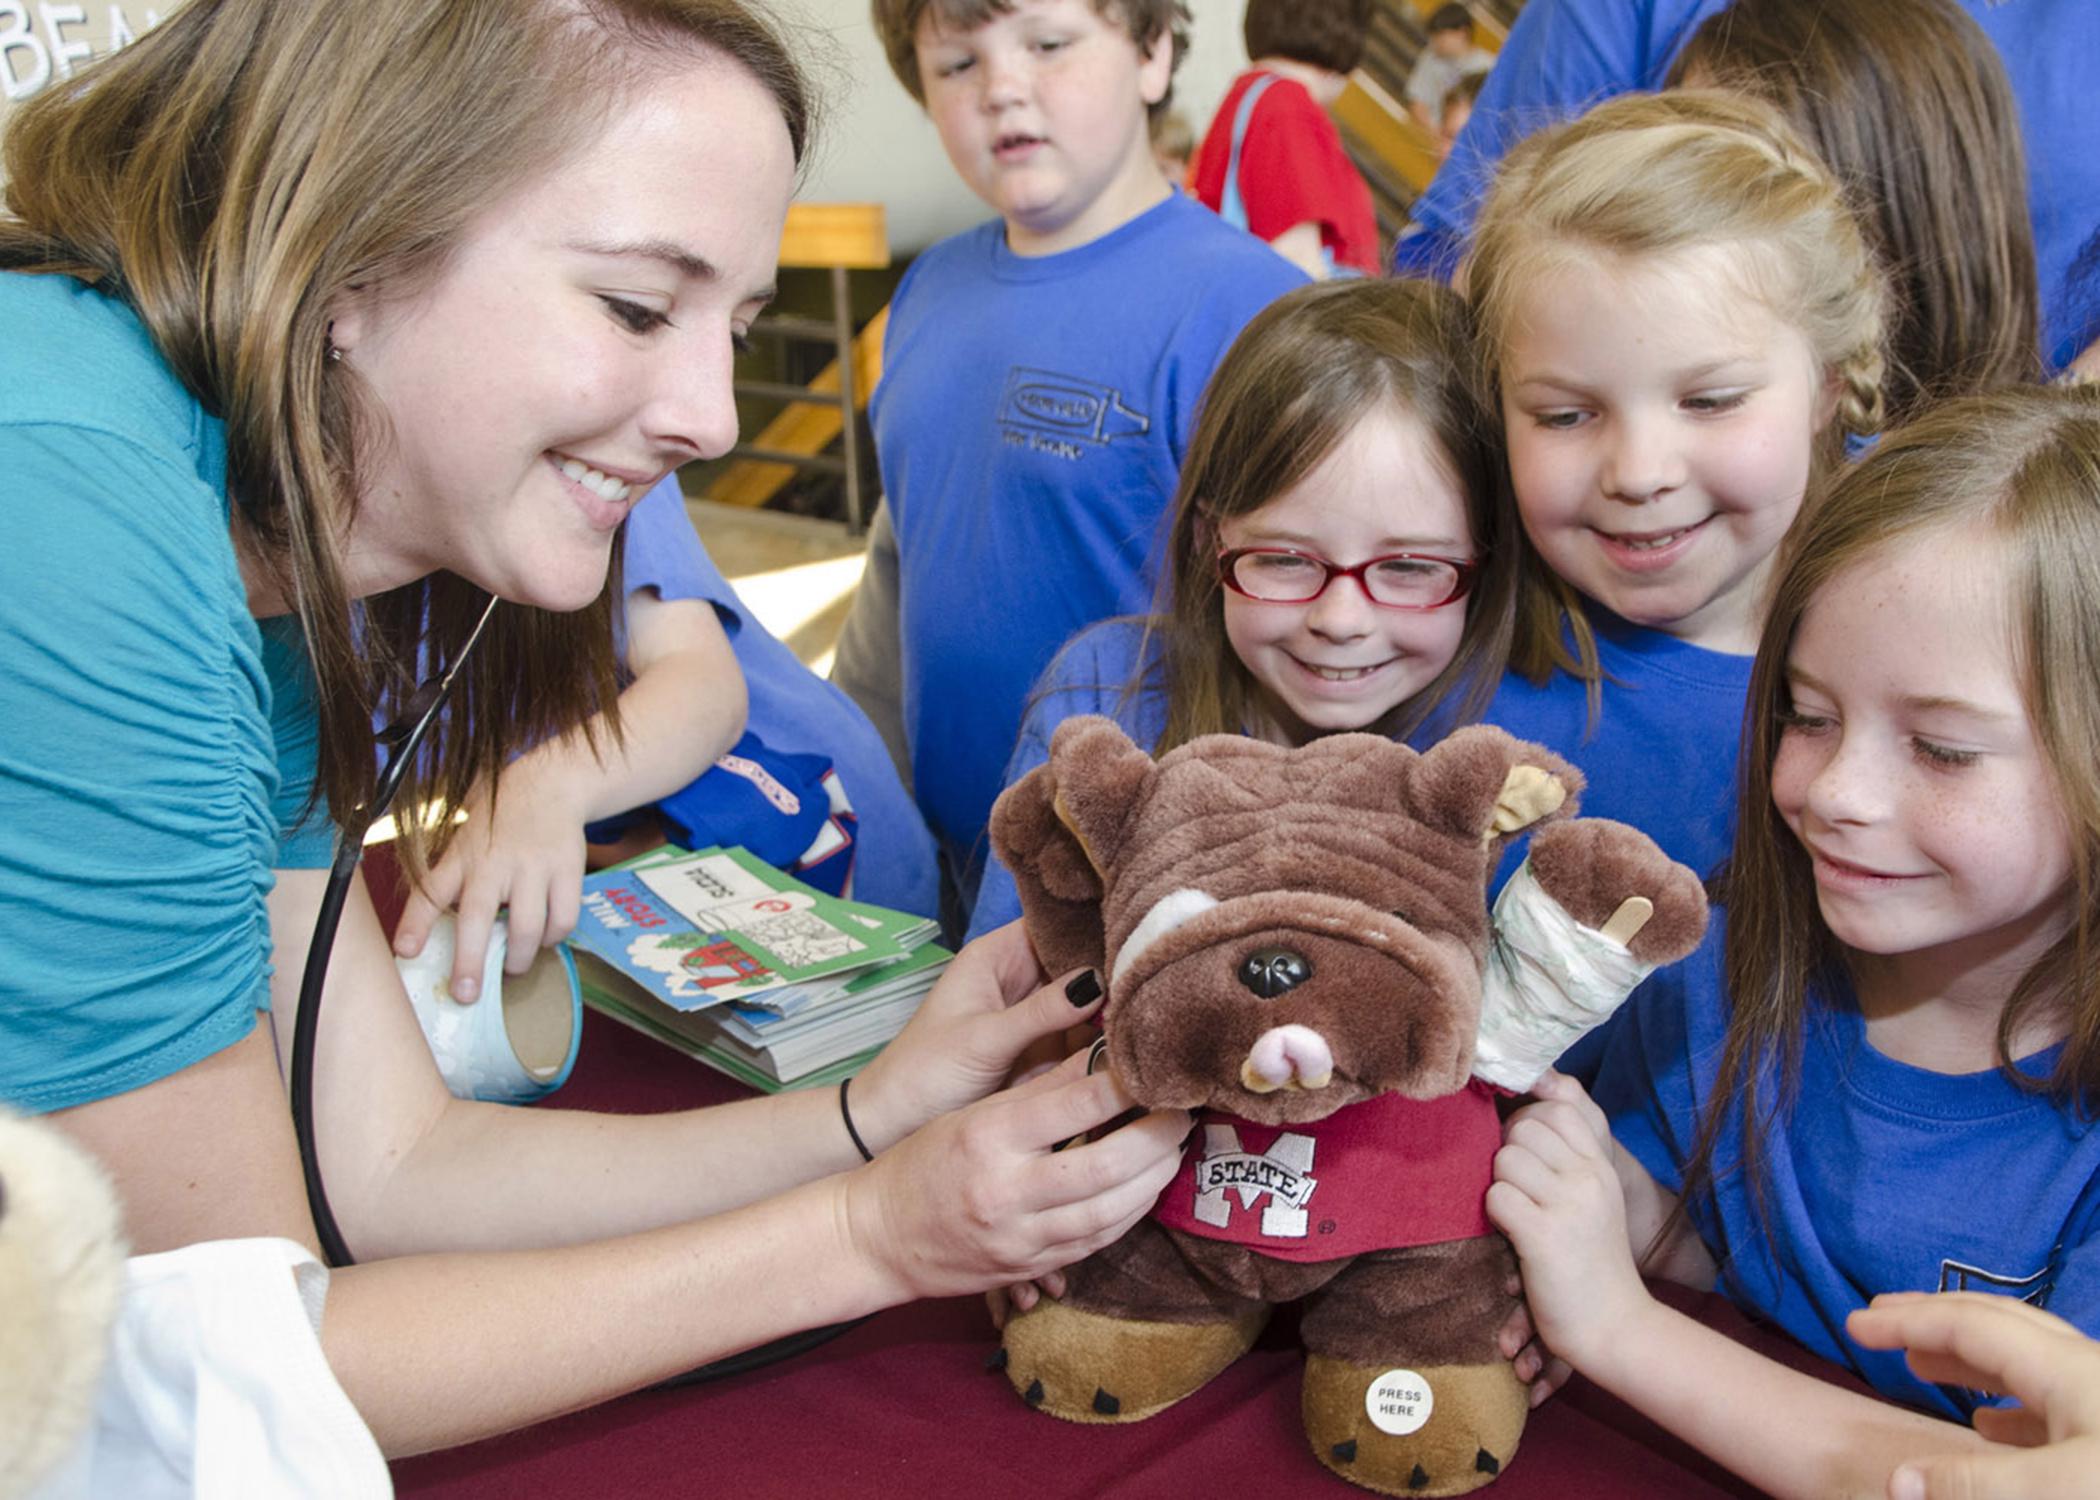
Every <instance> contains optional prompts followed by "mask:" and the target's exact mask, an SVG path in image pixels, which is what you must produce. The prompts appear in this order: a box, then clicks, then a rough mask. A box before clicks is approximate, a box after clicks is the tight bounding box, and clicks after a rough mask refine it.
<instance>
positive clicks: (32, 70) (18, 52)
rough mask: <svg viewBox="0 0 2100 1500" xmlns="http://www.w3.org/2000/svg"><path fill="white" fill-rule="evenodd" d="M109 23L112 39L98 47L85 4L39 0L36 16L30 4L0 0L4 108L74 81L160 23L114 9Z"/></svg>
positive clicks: (155, 15) (154, 15) (150, 14)
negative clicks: (95, 60) (93, 62)
mask: <svg viewBox="0 0 2100 1500" xmlns="http://www.w3.org/2000/svg"><path fill="white" fill-rule="evenodd" d="M134 16H136V17H138V18H139V20H138V22H136V23H135V22H134ZM108 20H109V28H108V39H107V40H106V41H103V42H100V43H98V42H97V41H96V39H95V38H94V36H93V35H92V33H90V31H89V30H88V16H87V7H86V6H85V5H75V4H53V3H51V0H38V3H37V6H36V11H35V14H34V16H33V17H32V15H31V13H30V8H29V0H0V103H8V104H12V103H14V102H15V101H17V100H20V99H27V98H28V97H29V96H30V95H31V94H34V93H35V92H36V91H37V90H39V89H41V88H43V87H44V86H45V85H46V84H48V83H51V82H52V81H53V80H54V79H56V80H60V81H63V80H64V79H68V78H71V77H72V76H73V74H74V71H75V70H76V69H77V68H78V67H79V66H80V64H82V63H84V62H86V61H87V60H88V59H89V58H91V57H94V56H97V55H99V54H101V53H104V52H115V51H118V50H119V49H121V48H124V47H128V46H130V45H131V44H132V43H133V42H135V41H137V40H138V36H139V33H140V32H141V31H151V30H152V29H153V28H154V27H156V26H158V25H159V24H160V12H159V11H156V10H145V11H128V10H127V9H126V7H125V6H123V5H111V6H109V7H108Z"/></svg>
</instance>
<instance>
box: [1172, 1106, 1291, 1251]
mask: <svg viewBox="0 0 2100 1500" xmlns="http://www.w3.org/2000/svg"><path fill="white" fill-rule="evenodd" d="M1315 1144H1316V1142H1315V1141H1314V1140H1313V1138H1312V1137H1311V1136H1309V1135H1300V1134H1298V1133H1297V1132H1296V1131H1290V1130H1286V1131H1285V1132H1283V1134H1281V1135H1279V1136H1277V1137H1276V1139H1275V1140H1274V1141H1273V1142H1272V1143H1271V1144H1270V1146H1269V1149H1268V1150H1267V1151H1264V1152H1263V1153H1262V1154H1261V1155H1259V1156H1256V1155H1254V1154H1253V1153H1252V1152H1250V1151H1247V1150H1244V1149H1243V1148H1242V1147H1241V1145H1240V1133H1239V1130H1238V1129H1237V1128H1236V1127H1234V1126H1231V1125H1205V1126H1204V1127H1203V1156H1202V1158H1201V1159H1200V1160H1198V1161H1197V1163H1196V1173H1195V1177H1196V1201H1195V1207H1194V1210H1193V1212H1194V1214H1195V1218H1196V1221H1197V1222H1198V1223H1200V1224H1209V1225H1211V1226H1213V1227H1214V1228H1218V1229H1223V1228H1226V1227H1227V1226H1228V1225H1229V1224H1230V1223H1231V1222H1232V1203H1231V1201H1230V1199H1229V1198H1228V1197H1227V1196H1226V1195H1227V1194H1236V1195H1238V1197H1239V1200H1240V1207H1241V1208H1247V1209H1251V1208H1253V1207H1254V1201H1255V1200H1256V1199H1257V1198H1260V1197H1262V1196H1263V1195H1265V1194H1266V1195H1267V1197H1268V1200H1269V1201H1268V1202H1267V1203H1266V1204H1265V1205H1263V1207H1262V1211H1261V1232H1262V1233H1263V1234H1264V1235H1267V1236H1269V1237H1270V1238H1272V1239H1280V1240H1302V1239H1304V1238H1305V1237H1306V1228H1307V1217H1306V1212H1305V1205H1306V1204H1307V1203H1308V1202H1310V1201H1311V1199H1312V1195H1313V1194H1314V1193H1315V1192H1316V1191H1318V1189H1319V1186H1320V1183H1319V1179H1318V1178H1316V1177H1314V1176H1312V1164H1313V1147H1314V1145H1315Z"/></svg>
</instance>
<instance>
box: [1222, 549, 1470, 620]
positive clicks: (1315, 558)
mask: <svg viewBox="0 0 2100 1500" xmlns="http://www.w3.org/2000/svg"><path fill="white" fill-rule="evenodd" d="M1479 571H1480V564H1479V563H1477V562H1468V561H1464V560H1461V559H1459V558H1456V557H1432V556H1430V555H1429V554H1427V553H1423V552H1391V553H1388V554H1386V555H1385V556H1384V557H1374V558H1371V559H1370V560H1369V561H1367V562H1360V563H1358V564H1357V565H1356V566H1355V567H1353V568H1345V567H1343V566H1342V565H1341V564H1340V563H1332V562H1329V561H1328V560H1327V559H1326V558H1324V557H1321V556H1319V555H1318V554H1317V553H1313V552H1298V551H1295V550H1293V549H1291V548H1289V547H1234V548H1232V549H1231V550H1230V551H1226V552H1220V553H1219V554H1218V580H1219V582H1221V583H1223V584H1224V585H1225V587H1227V588H1229V589H1231V590H1232V591H1233V592H1234V593H1235V594H1239V595H1241V596H1242V597H1244V598H1248V599H1254V600H1257V601H1259V602H1261V603H1263V604H1310V603H1312V602H1313V600H1315V599H1317V598H1319V597H1320V596H1321V595H1322V594H1324V593H1326V592H1327V586H1328V585H1329V584H1331V583H1333V582H1334V581H1335V579H1337V578H1353V579H1355V580H1356V586H1357V587H1358V588H1360V589H1362V590H1363V591H1364V597H1365V598H1366V599H1369V600H1370V601H1371V602H1372V603H1373V604H1376V605H1378V606H1379V607H1380V608H1383V609H1442V608H1443V607H1444V606H1445V605H1447V604H1455V603H1456V602H1457V601H1459V600H1460V599H1463V598H1465V596H1466V593H1467V591H1468V590H1470V589H1471V588H1472V587H1473V575H1474V574H1476V573H1478V572H1479Z"/></svg>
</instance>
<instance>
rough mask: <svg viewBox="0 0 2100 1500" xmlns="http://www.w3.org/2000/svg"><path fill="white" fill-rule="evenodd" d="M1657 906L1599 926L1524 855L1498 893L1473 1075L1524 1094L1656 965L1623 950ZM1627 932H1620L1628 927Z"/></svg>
mask: <svg viewBox="0 0 2100 1500" xmlns="http://www.w3.org/2000/svg"><path fill="white" fill-rule="evenodd" d="M1652 909H1653V908H1652V907H1649V904H1648V903H1647V902H1646V901H1645V900H1642V899H1640V898H1638V897H1636V898H1634V899H1633V900H1631V901H1628V902H1626V903H1624V904H1623V905H1621V907H1620V908H1619V911H1618V912H1616V913H1614V914H1613V917H1612V920H1611V921H1610V922H1608V923H1606V924H1605V926H1604V928H1603V929H1602V930H1599V929H1597V928H1594V927H1585V926H1583V925H1582V924H1581V923H1580V922H1578V921H1576V920H1575V919H1574V918H1573V917H1572V916H1570V915H1569V914H1568V909H1567V908H1566V907H1564V906H1562V905H1561V904H1560V903H1559V902H1558V901H1556V900H1554V899H1553V897H1551V896H1549V895H1548V894H1547V893H1546V890H1545V888H1544V887H1543V886H1541V885H1540V884H1539V883H1538V879H1537V877H1535V876H1534V875H1533V874H1532V873H1531V861H1530V860H1528V859H1527V860H1525V861H1524V863H1523V864H1521V865H1519V866H1518V867H1517V873H1516V874H1514V875H1512V876H1511V877H1510V879H1509V884H1507V885H1505V886H1504V887H1503V888H1502V894H1501V895H1500V896H1499V897H1497V898H1496V901H1495V914H1494V926H1493V929H1492V932H1493V935H1492V938H1491V940H1490V943H1489V946H1488V957H1487V970H1486V972H1485V973H1484V974H1483V976H1482V978H1481V996H1480V1038H1479V1041H1478V1043H1477V1044H1476V1046H1475V1048H1474V1053H1473V1076H1474V1077H1476V1078H1479V1079H1482V1080H1484V1081H1485V1082H1488V1083H1492V1084H1496V1085H1498V1086H1500V1087H1502V1088H1506V1089H1509V1090H1511V1091H1512V1092H1514V1093H1519V1094H1521V1093H1523V1092H1525V1091H1526V1090H1528V1089H1529V1088H1530V1087H1531V1086H1532V1085H1533V1084H1534V1083H1536V1082H1538V1079H1539V1075H1540V1074H1541V1073H1543V1072H1545V1071H1546V1069H1547V1068H1549V1067H1551V1066H1552V1065H1553V1061H1554V1059H1555V1058H1557V1057H1559V1056H1560V1055H1561V1054H1562V1053H1563V1052H1565V1051H1567V1050H1568V1048H1569V1047H1570V1046H1571V1045H1573V1044H1574V1042H1575V1041H1576V1039H1577V1038H1579V1037H1581V1036H1582V1035H1583V1034H1584V1033H1585V1032H1588V1031H1590V1030H1593V1029H1594V1028H1596V1027H1597V1026H1598V1025H1600V1024H1602V1023H1603V1022H1604V1021H1605V1020H1606V1019H1608V1018H1609V1017H1610V1016H1611V1014H1612V1012H1613V1011H1615V1010H1617V1009H1618V1008H1619V1007H1620V1006H1621V1005H1623V1004H1624V1003H1625V1001H1626V997H1627V996H1628V995H1631V994H1632V993H1633V991H1634V989H1635V987H1636V986H1638V985H1639V984H1640V982H1641V981H1642V980H1643V979H1646V978H1647V977H1648V976H1649V975H1650V974H1651V973H1653V972H1654V971H1655V966H1654V965H1653V964H1644V963H1642V962H1641V961H1640V960H1639V959H1637V958H1635V957H1634V956H1633V954H1632V953H1630V952H1629V951H1627V948H1626V941H1625V940H1626V939H1629V938H1631V937H1632V936H1633V934H1634V933H1636V932H1638V931H1640V928H1641V923H1642V922H1644V921H1645V920H1646V919H1647V917H1648V915H1649V914H1650V912H1651V911H1652ZM1622 930H1623V931H1622Z"/></svg>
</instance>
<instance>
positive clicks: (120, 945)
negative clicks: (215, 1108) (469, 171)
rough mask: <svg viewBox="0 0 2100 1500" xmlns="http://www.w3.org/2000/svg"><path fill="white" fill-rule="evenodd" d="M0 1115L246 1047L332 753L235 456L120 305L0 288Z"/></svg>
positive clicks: (80, 293)
mask: <svg viewBox="0 0 2100 1500" xmlns="http://www.w3.org/2000/svg"><path fill="white" fill-rule="evenodd" d="M0 475H4V476H5V480H4V488H0V496H4V498H0V661H4V662H5V663H6V666H5V669H4V670H0V724H4V725H5V726H6V729H5V733H4V736H0V829H4V830H5V836H4V837H0V1099H5V1100H6V1101H8V1102H9V1103H11V1104H13V1105H15V1106H16V1107H18V1108H21V1109H25V1110H29V1111H39V1112H40V1111H46V1110H55V1109H63V1108H65V1107H67V1106H69V1105H75V1104H82V1103H86V1102H88V1101H89V1100H93V1099H100V1098H105V1097H107V1096H109V1095H112V1094H119V1093H124V1092H126V1091H128V1090H131V1089H135V1088H139V1087H142V1086H143V1085H145V1084H148V1083H152V1082H154V1081H156V1080H157V1079H160V1078H164V1077H166V1076H168V1075H169V1074H172V1073H175V1072H178V1071H180V1070H181V1069H183V1068H185V1067H187V1066H189V1065H190V1064H191V1063H194V1062H197V1061H199V1060H201V1059H203V1058H205V1057H208V1056H210V1055H211V1054H213V1053H215V1052H217V1051H220V1050H221V1049H223V1048H225V1047H227V1046H230V1045H231V1044H232V1043H234V1042H236V1041H239V1040H240V1039H241V1038H242V1037H244V1036H246V1035H247V1034H248V1032H249V1030H250V1029H251V1028H252V1027H253V1026H254V1024H255V1012H256V1011H257V1010H259V1009H265V1008H267V1007H268V1005H269V977H270V946H271V944H270V921H269V912H268V909H267V907H266V905H265V898H266V897H267V896H268V894H269V891H270V888H271V883H272V880H271V873H270V872H271V870H272V868H273V867H311V866H323V865H326V864H327V863H328V862H329V854H330V847H331V832H330V830H329V828H328V826H327V819H326V816H325V812H323V811H317V812H316V813H315V814H314V816H313V817H312V818H311V819H309V821H308V822H307V823H306V824H305V825H304V826H303V827H301V828H300V829H299V830H297V831H296V832H290V833H288V832H287V830H289V829H290V828H291V826H292V825H293V824H294V823H295V822H296V821H297V820H298V817H299V814H300V811H301V809H302V808H303V807H304V805H305V803H306V799H307V794H308V791H309V789H310V787H311V785H312V782H313V773H314V755H315V748H316V734H315V724H314V709H313V703H312V697H311V688H310V685H309V681H308V677H307V673H306V670H305V653H304V648H303V647H302V646H301V645H300V643H299V638H298V634H297V631H296V628H295V627H294V626H293V625H292V623H291V622H290V621H289V620H279V621H270V622H265V624H264V626H263V628H262V629H260V630H259V629H258V628H257V624H256V621H255V620H254V619H253V618H252V617H251V616H250V615H249V613H248V606H247V591H246V589H245V588H244V586H243V585H242V582H241V576H240V572H239V569H238V568H237V566H236V565H235V561H234V553H233V545H232V541H231V538H230V536H229V534H228V531H227V516H228V499H227V494H226V438H225V429H224V427H223V426H222V424H221V423H220V422H218V421H217V420H216V419H215V418H213V417H211V416H210V415H209V414H207V413H206V412H205V410H204V409H203V407H202V406H200V405H199V404H198V403H197V402H196V401H195V400H194V399H193V398H192V397H191V396H190V395H189V394H188V392H186V391H185V390H184V389H183V387H182V385H181V383H180V382H179V381H178V380H177V379H176V378H175V376H174V374H173V373H172V372H171V371H170V370H169V369H168V367H167V366H166V365H165V364H164V363H163V362H162V360H161V358H160V356H159V354H158V353H157V351H156V350H155V349H154V347H153V344H152V342H151V341H150V340H149V339H148V337H147V335H146V331H145V329H144V327H143V326H142V325H141V324H140V323H139V321H138V319H137V318H136V317H135V316H133V315H132V313H131V312H130V311H129V310H128V309H127V308H125V307H124V306H123V305H122V304H120V303H118V302H116V301H114V300H113V299H111V298H109V297H106V296H103V295H101V294H100V293H97V292H94V291H90V290H88V289H86V288H85V287H83V286H82V285H81V284H80V283H79V282H76V281H73V280H71V279H69V278H65V277H59V276H27V275H22V274H19V273H0Z"/></svg>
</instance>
